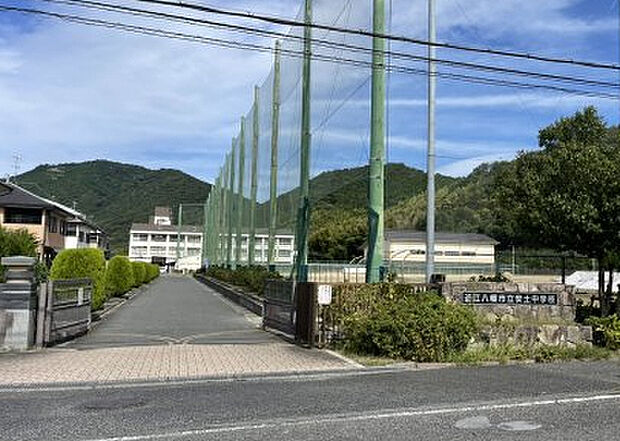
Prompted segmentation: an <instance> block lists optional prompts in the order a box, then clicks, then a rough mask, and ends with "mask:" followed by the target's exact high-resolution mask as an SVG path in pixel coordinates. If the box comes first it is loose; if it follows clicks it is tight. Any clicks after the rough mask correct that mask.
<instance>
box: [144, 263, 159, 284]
mask: <svg viewBox="0 0 620 441" xmlns="http://www.w3.org/2000/svg"><path fill="white" fill-rule="evenodd" d="M158 277H159V265H155V264H153V263H149V264H147V265H146V279H147V282H152V281H153V280H155V279H156V278H158Z"/></svg>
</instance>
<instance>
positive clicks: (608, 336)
mask: <svg viewBox="0 0 620 441" xmlns="http://www.w3.org/2000/svg"><path fill="white" fill-rule="evenodd" d="M586 324H587V325H590V326H592V327H593V328H594V334H595V337H596V336H597V334H598V336H600V337H599V338H598V339H596V338H595V340H599V341H597V343H600V344H601V346H605V347H606V348H607V349H612V350H614V351H615V350H618V349H620V316H619V315H618V314H614V315H611V316H609V317H604V318H599V317H590V318H589V319H588V320H586Z"/></svg>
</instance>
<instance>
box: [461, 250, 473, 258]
mask: <svg viewBox="0 0 620 441" xmlns="http://www.w3.org/2000/svg"><path fill="white" fill-rule="evenodd" d="M475 255H476V252H475V251H463V252H462V253H461V256H466V257H472V256H475Z"/></svg>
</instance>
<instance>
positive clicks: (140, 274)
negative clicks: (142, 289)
mask: <svg viewBox="0 0 620 441" xmlns="http://www.w3.org/2000/svg"><path fill="white" fill-rule="evenodd" d="M145 265H146V264H145V263H144V262H131V268H132V269H133V279H134V283H133V286H134V287H136V288H137V287H139V286H142V285H143V284H144V283H145V279H146V267H145Z"/></svg>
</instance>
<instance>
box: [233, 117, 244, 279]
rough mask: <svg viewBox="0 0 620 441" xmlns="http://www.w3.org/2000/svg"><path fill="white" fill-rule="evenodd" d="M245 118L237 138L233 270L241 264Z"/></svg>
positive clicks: (242, 120)
mask: <svg viewBox="0 0 620 441" xmlns="http://www.w3.org/2000/svg"><path fill="white" fill-rule="evenodd" d="M244 181H245V117H242V118H241V134H240V136H239V181H238V183H237V184H238V186H237V192H238V194H237V235H236V236H237V237H236V238H235V268H236V267H237V266H238V265H239V264H240V263H241V243H242V242H243V234H242V233H243V232H242V226H243V211H244V205H245V197H244V195H243V188H244V186H245V182H244Z"/></svg>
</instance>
